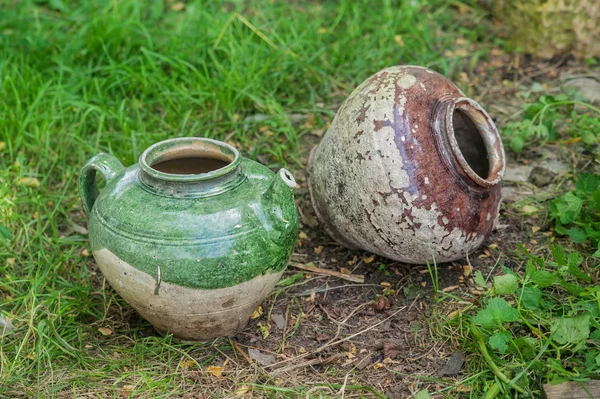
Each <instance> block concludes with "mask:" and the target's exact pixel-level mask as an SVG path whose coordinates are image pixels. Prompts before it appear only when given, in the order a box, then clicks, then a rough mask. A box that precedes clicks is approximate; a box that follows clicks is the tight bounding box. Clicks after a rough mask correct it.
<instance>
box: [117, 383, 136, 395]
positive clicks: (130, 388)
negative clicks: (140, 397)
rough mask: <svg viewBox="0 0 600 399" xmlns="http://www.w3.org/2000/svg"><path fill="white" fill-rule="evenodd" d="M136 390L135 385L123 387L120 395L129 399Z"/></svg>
mask: <svg viewBox="0 0 600 399" xmlns="http://www.w3.org/2000/svg"><path fill="white" fill-rule="evenodd" d="M134 389H135V387H134V386H133V385H123V388H121V392H119V394H120V395H121V396H125V397H129V396H131V392H133V390H134Z"/></svg>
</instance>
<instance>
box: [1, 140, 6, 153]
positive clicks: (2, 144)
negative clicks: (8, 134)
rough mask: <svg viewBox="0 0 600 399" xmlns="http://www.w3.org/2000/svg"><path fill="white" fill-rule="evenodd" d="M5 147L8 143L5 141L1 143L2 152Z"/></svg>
mask: <svg viewBox="0 0 600 399" xmlns="http://www.w3.org/2000/svg"><path fill="white" fill-rule="evenodd" d="M4 146H6V143H5V142H4V141H0V151H2V150H3V149H4Z"/></svg>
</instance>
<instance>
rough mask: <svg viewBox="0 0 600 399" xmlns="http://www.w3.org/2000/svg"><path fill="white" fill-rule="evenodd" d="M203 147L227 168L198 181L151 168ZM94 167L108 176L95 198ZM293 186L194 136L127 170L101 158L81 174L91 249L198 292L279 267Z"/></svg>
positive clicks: (291, 236)
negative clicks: (219, 159) (160, 162)
mask: <svg viewBox="0 0 600 399" xmlns="http://www.w3.org/2000/svg"><path fill="white" fill-rule="evenodd" d="M205 148H209V149H210V150H211V153H210V156H211V157H213V158H214V157H218V158H222V159H223V160H227V161H228V162H230V163H229V164H228V165H227V166H225V167H223V168H221V169H217V170H215V171H212V172H209V173H203V174H197V175H173V174H167V173H162V172H159V171H157V170H154V169H152V168H151V165H152V164H154V163H156V162H158V161H160V160H163V159H173V158H177V157H184V156H186V154H188V156H189V151H193V154H195V156H199V155H198V154H201V152H202V151H203V149H205ZM215 154H216V155H215ZM96 171H99V172H101V174H102V175H103V177H104V178H105V179H106V180H107V184H106V187H105V188H104V189H103V190H102V192H100V193H98V189H97V187H96V183H95V174H96V173H95V172H96ZM294 186H295V182H294V180H293V177H292V176H291V175H290V174H289V172H287V171H286V170H285V169H282V170H281V171H280V172H279V173H277V174H275V173H273V172H272V171H270V170H269V169H268V168H266V167H264V166H262V165H260V164H259V163H257V162H254V161H252V160H249V159H244V158H242V157H240V156H239V154H238V152H237V151H236V150H235V149H234V148H233V147H231V146H229V145H228V144H225V143H221V142H218V141H214V140H209V139H201V138H181V139H173V140H167V141H164V142H160V143H158V144H155V145H154V146H152V147H150V148H149V149H148V150H146V151H145V152H144V153H143V154H142V156H141V157H140V161H139V163H138V164H136V165H133V166H131V167H128V168H124V167H123V165H122V164H121V163H120V162H119V161H117V160H116V159H115V158H114V157H112V156H111V155H107V154H99V155H97V156H95V157H94V158H92V159H90V161H88V163H87V164H86V165H85V166H84V167H83V169H82V173H81V178H80V194H81V197H82V200H83V204H84V209H85V210H86V211H87V212H88V214H89V218H90V221H89V231H90V241H91V245H92V250H93V251H94V252H96V251H99V250H102V249H108V250H109V251H110V252H112V253H113V254H114V255H116V256H117V257H118V258H119V259H121V260H123V261H125V262H127V263H128V264H129V265H131V266H133V267H134V268H136V269H138V270H140V271H142V272H144V273H147V274H149V275H150V276H152V277H153V278H154V279H155V280H156V281H157V282H158V283H160V282H163V283H165V282H166V283H171V284H176V285H179V286H182V287H188V288H201V289H217V288H226V287H232V286H235V285H237V284H240V283H242V282H245V281H248V280H250V279H252V278H254V277H256V276H259V275H264V274H267V273H272V272H280V271H282V270H283V269H284V268H285V267H286V265H287V262H288V260H289V257H290V255H291V252H292V250H293V247H294V243H295V240H296V235H297V231H298V216H297V211H296V206H295V203H294V197H293V187H294ZM159 266H160V272H158V270H159ZM157 285H159V284H157Z"/></svg>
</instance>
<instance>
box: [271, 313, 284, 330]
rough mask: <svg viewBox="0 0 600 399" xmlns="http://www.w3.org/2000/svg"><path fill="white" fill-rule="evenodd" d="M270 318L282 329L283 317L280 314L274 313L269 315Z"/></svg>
mask: <svg viewBox="0 0 600 399" xmlns="http://www.w3.org/2000/svg"><path fill="white" fill-rule="evenodd" d="M271 320H273V322H274V323H275V326H277V328H278V329H280V330H283V328H284V327H285V318H284V317H283V316H282V315H280V314H278V313H274V314H272V315H271Z"/></svg>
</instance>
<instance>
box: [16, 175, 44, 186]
mask: <svg viewBox="0 0 600 399" xmlns="http://www.w3.org/2000/svg"><path fill="white" fill-rule="evenodd" d="M19 183H21V184H22V185H24V186H25V187H39V186H40V181H39V180H38V179H37V178H36V177H21V178H20V179H19Z"/></svg>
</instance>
